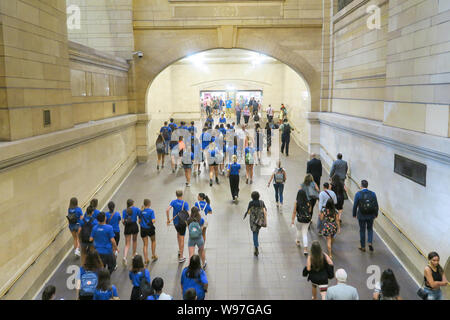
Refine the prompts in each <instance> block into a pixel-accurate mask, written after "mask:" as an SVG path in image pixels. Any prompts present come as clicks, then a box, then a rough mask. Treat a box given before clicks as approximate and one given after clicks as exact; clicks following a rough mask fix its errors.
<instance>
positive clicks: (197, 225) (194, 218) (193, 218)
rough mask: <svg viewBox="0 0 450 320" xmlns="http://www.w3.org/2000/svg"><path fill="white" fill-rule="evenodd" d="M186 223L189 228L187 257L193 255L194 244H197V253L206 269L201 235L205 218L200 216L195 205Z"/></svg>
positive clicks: (203, 240) (203, 243)
mask: <svg viewBox="0 0 450 320" xmlns="http://www.w3.org/2000/svg"><path fill="white" fill-rule="evenodd" d="M186 223H187V227H188V230H189V240H188V250H189V259H191V257H192V256H193V255H194V253H195V246H197V248H198V254H199V256H200V257H201V259H202V266H203V269H206V257H205V238H204V237H203V228H204V226H205V219H204V218H202V216H201V215H200V210H199V209H198V208H197V207H192V208H191V215H190V217H189V219H188V220H187V222H186Z"/></svg>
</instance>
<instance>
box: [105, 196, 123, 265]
mask: <svg viewBox="0 0 450 320" xmlns="http://www.w3.org/2000/svg"><path fill="white" fill-rule="evenodd" d="M115 208H116V205H115V203H114V202H112V201H110V202H109V203H108V210H109V211H108V212H107V213H106V217H107V221H106V223H108V224H109V225H110V226H111V227H112V228H113V231H114V240H115V241H116V245H117V247H119V241H120V225H119V223H120V220H122V217H121V216H120V213H119V212H118V211H115ZM115 255H116V257H117V252H115Z"/></svg>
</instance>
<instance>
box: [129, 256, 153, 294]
mask: <svg viewBox="0 0 450 320" xmlns="http://www.w3.org/2000/svg"><path fill="white" fill-rule="evenodd" d="M128 277H129V278H130V280H131V283H132V285H133V289H132V290H131V296H130V300H146V299H147V297H148V296H149V295H150V294H151V292H152V289H151V288H152V286H151V283H152V280H151V278H150V271H148V269H146V268H145V267H144V261H143V260H142V256H141V255H139V254H138V255H135V256H134V257H133V262H132V269H131V271H130V272H129V273H128Z"/></svg>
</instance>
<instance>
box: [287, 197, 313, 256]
mask: <svg viewBox="0 0 450 320" xmlns="http://www.w3.org/2000/svg"><path fill="white" fill-rule="evenodd" d="M310 205H311V204H310V202H309V201H308V198H307V196H306V192H305V190H303V189H300V190H298V192H297V200H296V201H295V204H294V211H293V212H292V222H291V225H292V226H294V225H295V227H296V228H297V233H296V237H295V243H296V244H297V246H298V247H299V246H300V235H302V237H303V254H304V255H305V256H307V255H308V227H309V224H310V223H311V210H310Z"/></svg>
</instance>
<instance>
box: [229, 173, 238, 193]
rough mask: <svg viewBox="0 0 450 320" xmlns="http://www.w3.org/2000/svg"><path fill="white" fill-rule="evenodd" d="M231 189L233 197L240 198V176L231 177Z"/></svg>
mask: <svg viewBox="0 0 450 320" xmlns="http://www.w3.org/2000/svg"><path fill="white" fill-rule="evenodd" d="M230 188H231V196H232V197H233V198H234V197H237V196H239V176H238V175H230Z"/></svg>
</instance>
